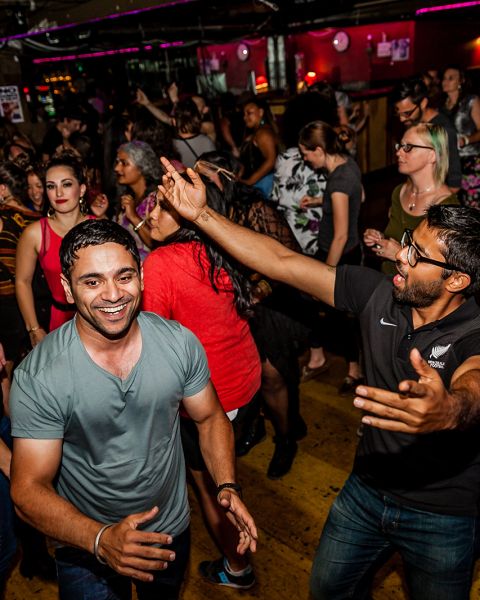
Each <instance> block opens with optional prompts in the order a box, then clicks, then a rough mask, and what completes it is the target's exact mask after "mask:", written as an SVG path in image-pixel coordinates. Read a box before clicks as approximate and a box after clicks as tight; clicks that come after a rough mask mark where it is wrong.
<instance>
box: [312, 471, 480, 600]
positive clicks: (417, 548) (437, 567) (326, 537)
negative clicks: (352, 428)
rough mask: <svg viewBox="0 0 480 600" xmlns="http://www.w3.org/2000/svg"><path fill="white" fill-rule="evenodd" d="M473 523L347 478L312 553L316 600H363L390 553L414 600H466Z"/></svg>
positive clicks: (470, 574) (357, 479) (473, 540)
mask: <svg viewBox="0 0 480 600" xmlns="http://www.w3.org/2000/svg"><path fill="white" fill-rule="evenodd" d="M476 527H477V519H476V518H475V517H463V516H452V515H441V514H437V513H431V512H425V511H421V510H416V509H413V508H408V507H405V506H402V505H400V504H398V503H397V502H394V501H393V500H391V499H389V498H387V497H386V496H384V495H382V494H381V493H379V492H377V491H376V490H375V489H373V488H370V487H368V486H367V485H365V484H364V483H362V481H361V480H360V479H359V478H358V477H356V476H355V475H350V477H349V479H348V480H347V482H346V483H345V486H344V487H343V489H342V491H341V492H340V494H339V495H338V497H337V499H336V500H335V502H334V503H333V505H332V508H331V510H330V514H329V516H328V519H327V522H326V524H325V527H324V529H323V532H322V536H321V538H320V543H319V545H318V548H317V551H316V553H315V557H314V561H313V566H312V574H311V579H310V588H311V591H312V595H313V597H314V598H315V600H340V599H342V600H343V599H347V598H354V599H355V600H361V599H362V600H363V599H366V598H368V597H369V592H370V586H371V583H372V579H373V576H374V575H375V572H376V571H377V570H378V568H379V567H380V566H381V564H383V563H384V562H385V561H386V560H387V559H388V558H389V557H390V556H391V555H392V554H393V553H394V552H399V553H400V555H401V557H402V559H403V562H404V566H405V577H406V582H407V586H408V589H409V593H410V597H411V598H412V599H414V600H468V598H469V592H470V587H471V584H472V575H473V566H474V562H475V535H476Z"/></svg>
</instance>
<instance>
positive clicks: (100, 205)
mask: <svg viewBox="0 0 480 600" xmlns="http://www.w3.org/2000/svg"><path fill="white" fill-rule="evenodd" d="M107 209H108V198H107V196H106V195H105V194H97V195H96V196H95V200H94V201H93V202H92V204H91V205H90V210H91V211H92V213H93V214H94V215H95V216H96V217H97V219H103V218H104V217H105V213H106V212H107Z"/></svg>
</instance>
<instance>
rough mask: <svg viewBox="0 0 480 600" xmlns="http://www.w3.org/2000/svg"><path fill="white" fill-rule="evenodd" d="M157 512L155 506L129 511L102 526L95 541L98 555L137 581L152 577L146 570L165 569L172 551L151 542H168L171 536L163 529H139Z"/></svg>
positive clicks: (171, 558)
mask: <svg viewBox="0 0 480 600" xmlns="http://www.w3.org/2000/svg"><path fill="white" fill-rule="evenodd" d="M157 513H158V508H157V507H156V506H155V507H154V508H152V509H150V510H148V511H145V512H143V513H137V514H134V515H129V516H128V517H126V518H125V519H123V520H122V521H120V523H116V524H115V525H113V526H112V527H109V528H108V529H106V530H105V532H104V533H103V535H102V537H101V538H100V543H99V545H98V554H99V556H100V558H102V559H103V560H104V561H106V562H107V563H108V565H109V566H110V567H111V568H112V569H114V570H115V571H117V573H120V575H125V576H126V577H134V578H135V579H140V581H153V575H152V573H149V571H160V570H162V569H166V568H167V566H168V563H169V562H171V561H173V560H175V553H174V552H172V551H171V550H169V549H168V548H158V547H157V546H156V545H154V544H161V545H164V544H171V543H172V537H171V536H170V535H167V534H165V533H153V532H148V531H141V530H139V529H138V526H139V525H142V524H143V523H148V521H151V520H152V519H153V518H154V517H155V515H156V514H157Z"/></svg>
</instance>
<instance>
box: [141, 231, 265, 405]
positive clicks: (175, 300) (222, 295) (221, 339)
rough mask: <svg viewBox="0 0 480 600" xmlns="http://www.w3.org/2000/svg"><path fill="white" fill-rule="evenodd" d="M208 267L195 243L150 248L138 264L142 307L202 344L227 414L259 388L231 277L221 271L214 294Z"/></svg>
mask: <svg viewBox="0 0 480 600" xmlns="http://www.w3.org/2000/svg"><path fill="white" fill-rule="evenodd" d="M199 251H200V252H199ZM198 256H199V258H200V261H201V263H202V266H203V268H202V267H201V266H200V265H199V264H198V260H197V257H198ZM208 268H209V261H208V258H207V255H206V253H205V248H204V247H203V246H201V247H200V245H199V244H198V243H195V242H189V243H185V244H170V245H168V246H163V247H161V248H157V249H156V250H154V251H153V252H150V254H149V255H148V256H147V258H146V259H145V262H144V265H143V276H144V283H145V290H144V292H143V309H144V310H149V311H151V312H154V313H157V314H159V315H161V316H162V317H165V318H166V319H175V320H176V321H178V322H179V323H181V324H182V325H184V326H185V327H187V328H188V329H190V330H191V331H193V333H194V334H195V335H196V336H197V337H198V339H199V340H200V342H201V343H202V345H203V347H204V348H205V353H206V355H207V358H208V366H209V367H210V372H211V375H212V382H213V385H214V386H215V389H216V390H217V394H218V398H219V400H220V403H221V405H222V407H223V409H224V411H225V412H229V411H231V410H234V409H236V408H240V407H241V406H244V405H245V404H247V403H248V402H250V400H251V399H252V398H253V396H254V394H255V392H256V391H257V390H258V388H259V387H260V376H261V365H260V358H259V355H258V351H257V348H256V346H255V342H254V341H253V338H252V335H251V333H250V327H249V325H248V323H247V321H246V320H245V319H243V318H242V317H240V316H239V314H238V313H237V311H236V308H235V305H234V302H233V287H232V282H231V280H230V277H229V276H228V274H227V273H226V271H224V270H222V271H221V273H220V278H219V281H218V282H217V284H218V288H219V290H218V293H217V292H216V291H215V290H214V289H213V288H212V285H211V283H210V278H209V277H208Z"/></svg>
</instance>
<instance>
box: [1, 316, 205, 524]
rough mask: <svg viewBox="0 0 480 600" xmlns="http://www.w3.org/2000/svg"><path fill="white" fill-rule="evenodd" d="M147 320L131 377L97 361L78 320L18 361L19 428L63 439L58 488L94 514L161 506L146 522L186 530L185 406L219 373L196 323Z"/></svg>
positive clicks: (19, 432)
mask: <svg viewBox="0 0 480 600" xmlns="http://www.w3.org/2000/svg"><path fill="white" fill-rule="evenodd" d="M138 323H139V325H140V330H141V335H142V351H141V355H140V358H139V360H138V362H137V364H136V365H135V366H134V367H133V369H132V371H131V372H130V374H129V375H128V377H127V378H126V379H124V380H121V379H120V378H118V377H116V376H115V375H112V374H111V373H109V372H107V371H105V370H104V369H103V368H101V367H100V366H98V365H97V364H96V363H95V362H93V360H92V359H91V358H90V356H89V354H88V353H87V351H86V350H85V347H84V345H83V343H82V342H81V340H80V337H79V335H78V332H77V328H76V325H75V320H72V321H69V322H68V323H66V324H65V325H63V326H62V327H60V328H59V329H57V330H55V331H54V332H52V333H51V334H50V335H48V336H47V337H46V338H45V340H44V341H43V342H42V343H41V344H40V345H38V346H37V347H36V348H35V349H34V350H33V351H32V352H31V353H30V354H29V355H28V356H27V358H26V359H25V360H24V361H23V362H22V363H21V364H20V366H19V367H18V368H17V369H16V370H15V374H14V382H13V385H12V391H11V398H10V404H11V416H12V435H13V436H14V437H19V438H30V439H63V453H62V461H61V466H60V470H59V473H58V478H57V480H56V489H57V492H58V493H59V495H60V496H62V497H63V498H65V499H66V500H68V501H69V502H71V503H72V504H73V505H74V506H75V507H76V508H77V509H78V510H80V511H81V512H82V513H84V514H85V515H87V516H89V517H91V518H93V519H96V520H98V521H100V522H102V523H114V522H117V521H119V520H121V519H123V518H124V517H126V516H127V515H130V514H132V513H137V512H142V511H146V510H149V509H150V508H152V507H153V506H158V507H159V509H160V510H159V512H158V514H157V516H156V517H155V519H154V520H152V521H151V522H150V523H148V524H146V525H145V527H144V529H145V530H148V531H161V532H164V533H169V534H171V535H178V534H179V533H181V532H182V531H184V530H185V528H186V527H187V526H188V523H189V508H188V499H187V490H186V484H185V466H184V459H183V452H182V446H181V439H180V432H179V405H180V402H181V400H182V399H183V398H184V397H188V396H193V395H195V394H196V393H198V392H200V391H201V390H202V389H204V388H205V386H206V385H207V383H208V381H209V378H210V373H209V369H208V364H207V360H206V357H205V353H204V350H203V348H202V346H201V344H200V342H199V341H198V340H197V338H196V337H195V336H194V335H193V333H191V332H190V331H189V330H188V329H185V328H184V327H182V326H181V325H180V324H179V323H177V322H175V321H167V320H165V319H163V318H161V317H159V316H158V315H154V314H153V313H147V312H143V313H140V314H139V316H138Z"/></svg>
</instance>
